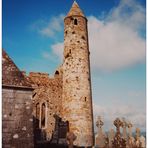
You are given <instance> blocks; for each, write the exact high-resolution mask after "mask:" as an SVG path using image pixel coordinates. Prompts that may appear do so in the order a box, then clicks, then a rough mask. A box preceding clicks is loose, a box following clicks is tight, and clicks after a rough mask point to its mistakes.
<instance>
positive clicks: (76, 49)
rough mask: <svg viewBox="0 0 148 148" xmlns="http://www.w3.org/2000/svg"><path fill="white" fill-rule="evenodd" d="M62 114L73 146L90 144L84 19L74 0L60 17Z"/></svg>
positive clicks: (87, 60)
mask: <svg viewBox="0 0 148 148" xmlns="http://www.w3.org/2000/svg"><path fill="white" fill-rule="evenodd" d="M62 107H63V109H62V116H63V118H64V119H65V120H68V121H69V130H70V132H73V133H74V134H75V135H76V137H77V138H76V140H75V141H74V145H76V146H92V145H93V142H94V136H93V111H92V95H91V79H90V60H89V45H88V31H87V19H86V17H85V16H84V14H83V12H82V11H81V9H80V8H79V6H78V4H77V3H76V2H75V1H74V3H73V5H72V8H71V10H70V11H69V13H68V15H67V16H66V17H65V19H64V63H63V100H62Z"/></svg>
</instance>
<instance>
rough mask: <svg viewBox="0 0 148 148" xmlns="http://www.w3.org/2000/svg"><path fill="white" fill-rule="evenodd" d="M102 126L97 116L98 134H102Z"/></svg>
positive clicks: (99, 117)
mask: <svg viewBox="0 0 148 148" xmlns="http://www.w3.org/2000/svg"><path fill="white" fill-rule="evenodd" d="M103 125H104V123H103V121H102V119H101V116H98V119H97V122H96V126H97V127H98V133H102V126H103Z"/></svg>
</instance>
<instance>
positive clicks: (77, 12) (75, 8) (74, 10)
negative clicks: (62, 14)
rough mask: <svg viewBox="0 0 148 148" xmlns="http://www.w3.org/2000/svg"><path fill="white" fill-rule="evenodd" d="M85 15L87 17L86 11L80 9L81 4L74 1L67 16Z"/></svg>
mask: <svg viewBox="0 0 148 148" xmlns="http://www.w3.org/2000/svg"><path fill="white" fill-rule="evenodd" d="M75 15H76V16H83V17H85V15H84V13H83V12H82V10H81V9H80V7H79V5H78V4H77V2H76V1H74V2H73V5H72V7H71V9H70V11H69V13H68V14H67V17H69V16H75Z"/></svg>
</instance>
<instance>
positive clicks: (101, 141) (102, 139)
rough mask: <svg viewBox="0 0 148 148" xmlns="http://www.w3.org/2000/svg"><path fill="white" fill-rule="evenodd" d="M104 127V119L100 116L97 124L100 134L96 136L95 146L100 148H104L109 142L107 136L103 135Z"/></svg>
mask: <svg viewBox="0 0 148 148" xmlns="http://www.w3.org/2000/svg"><path fill="white" fill-rule="evenodd" d="M103 125H104V123H103V121H102V119H101V117H100V116H98V119H97V122H96V126H97V127H98V133H97V135H96V139H95V146H96V147H99V148H103V147H105V146H106V144H107V143H106V142H107V139H106V138H107V137H106V136H105V134H104V133H103V130H102V126H103Z"/></svg>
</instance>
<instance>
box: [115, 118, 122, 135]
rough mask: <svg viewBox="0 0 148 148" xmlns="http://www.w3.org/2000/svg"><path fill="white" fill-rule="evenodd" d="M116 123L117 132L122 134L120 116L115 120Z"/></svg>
mask: <svg viewBox="0 0 148 148" xmlns="http://www.w3.org/2000/svg"><path fill="white" fill-rule="evenodd" d="M114 125H115V126H116V130H117V131H116V134H120V127H121V126H122V122H121V120H120V119H119V118H116V120H115V121H114Z"/></svg>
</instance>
